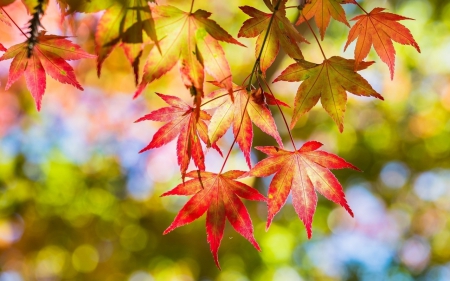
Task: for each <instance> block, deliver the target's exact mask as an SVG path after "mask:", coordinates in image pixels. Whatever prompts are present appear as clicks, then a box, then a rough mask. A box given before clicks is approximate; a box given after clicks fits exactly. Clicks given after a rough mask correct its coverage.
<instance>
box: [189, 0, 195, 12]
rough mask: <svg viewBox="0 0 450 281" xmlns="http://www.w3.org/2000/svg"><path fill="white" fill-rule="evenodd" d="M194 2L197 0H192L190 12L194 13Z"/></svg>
mask: <svg viewBox="0 0 450 281" xmlns="http://www.w3.org/2000/svg"><path fill="white" fill-rule="evenodd" d="M194 2H195V0H192V2H191V9H190V10H189V14H192V9H194Z"/></svg>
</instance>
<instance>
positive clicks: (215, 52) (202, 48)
mask: <svg viewBox="0 0 450 281" xmlns="http://www.w3.org/2000/svg"><path fill="white" fill-rule="evenodd" d="M152 11H153V14H154V16H155V24H156V33H157V36H158V39H160V47H161V53H160V52H159V51H158V50H157V49H155V48H153V49H152V50H151V51H150V54H149V56H148V59H147V64H146V65H145V69H144V76H143V78H142V81H141V84H140V85H139V87H138V90H137V92H136V94H135V97H136V96H138V95H139V94H140V93H141V92H142V91H143V90H144V89H145V87H146V86H147V84H149V83H151V82H153V81H154V80H156V79H158V78H160V77H161V76H163V75H164V74H165V73H167V72H168V71H169V70H170V69H172V68H173V67H174V65H175V64H176V63H177V62H178V61H180V64H179V65H180V72H181V77H182V79H183V82H184V84H185V86H186V87H187V88H193V89H195V91H196V92H197V93H198V94H199V96H201V97H203V82H204V71H205V70H206V72H208V73H209V74H210V75H211V76H212V77H213V78H214V79H215V80H216V81H217V82H219V83H221V84H222V85H223V87H224V88H226V89H227V90H228V92H229V93H230V94H231V92H232V77H231V70H230V66H229V65H228V62H227V60H226V58H225V53H224V52H223V49H222V47H221V46H220V45H219V42H218V40H219V41H224V42H228V43H233V44H237V45H241V46H243V45H242V44H241V43H239V42H238V41H236V40H235V39H234V38H233V37H231V35H229V34H228V33H227V32H226V31H225V30H223V29H222V28H221V27H220V26H219V25H218V24H217V23H216V22H215V21H213V20H211V19H209V17H210V15H211V13H209V12H206V11H204V10H197V11H196V12H194V13H186V12H183V11H181V10H179V9H177V8H175V7H172V6H157V7H154V8H153V9H152Z"/></svg>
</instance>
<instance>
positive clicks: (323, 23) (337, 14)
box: [296, 0, 354, 40]
mask: <svg viewBox="0 0 450 281" xmlns="http://www.w3.org/2000/svg"><path fill="white" fill-rule="evenodd" d="M353 1H354V0H312V1H307V4H306V5H305V7H304V8H303V10H301V11H300V17H299V18H298V21H297V23H296V25H299V24H301V23H303V22H305V19H306V20H310V19H312V18H313V17H314V20H315V22H316V25H317V27H318V28H319V31H320V37H321V38H322V40H323V38H324V36H325V31H326V30H327V27H328V25H329V24H330V19H331V17H333V18H334V19H335V20H337V21H339V22H342V23H343V24H345V25H346V26H348V27H350V24H349V23H348V21H347V18H346V16H345V11H344V9H343V8H342V6H341V4H347V3H353Z"/></svg>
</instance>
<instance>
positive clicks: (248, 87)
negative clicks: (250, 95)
mask: <svg viewBox="0 0 450 281" xmlns="http://www.w3.org/2000/svg"><path fill="white" fill-rule="evenodd" d="M281 1H282V0H278V2H277V4H276V5H275V7H274V8H273V10H274V12H273V14H272V16H271V17H270V21H269V26H268V27H267V31H266V34H265V35H264V40H263V43H262V45H261V50H260V51H259V54H258V57H257V58H256V61H255V64H254V65H253V69H252V72H251V74H250V79H249V80H248V85H247V91H248V92H250V90H251V85H252V80H253V75H254V74H255V71H256V67H258V66H259V63H260V61H261V56H262V52H263V51H264V46H265V45H266V41H267V38H268V37H269V33H270V28H271V27H272V22H273V19H274V18H275V14H276V13H277V11H278V8H279V7H280V4H281Z"/></svg>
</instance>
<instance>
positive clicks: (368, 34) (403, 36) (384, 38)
mask: <svg viewBox="0 0 450 281" xmlns="http://www.w3.org/2000/svg"><path fill="white" fill-rule="evenodd" d="M384 10H385V9H383V8H374V9H373V10H372V11H371V12H370V13H368V14H365V15H360V16H356V17H354V18H353V19H352V20H353V21H357V22H356V23H355V25H354V26H353V27H352V28H351V29H350V33H349V35H348V39H347V43H346V44H345V48H344V50H346V49H347V47H348V45H350V43H352V42H353V41H354V40H355V39H358V40H357V41H356V48H355V61H356V63H355V69H356V68H357V67H358V65H359V63H360V62H361V61H362V60H364V59H365V58H366V57H367V55H368V54H369V51H370V48H371V46H373V47H374V49H375V51H376V52H377V54H378V56H379V57H380V58H381V60H382V61H383V62H384V63H386V64H387V65H388V67H389V71H390V72H391V79H394V68H395V49H394V44H393V43H392V41H395V42H398V43H400V44H403V45H411V46H413V47H414V48H416V50H417V51H418V52H419V53H420V47H419V45H418V44H417V42H416V41H415V40H414V37H413V36H412V34H411V32H410V31H409V29H408V28H406V27H405V26H404V25H402V24H400V23H398V22H397V21H399V20H412V19H411V18H406V17H402V16H399V15H396V14H392V13H386V12H383V11H384Z"/></svg>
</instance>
